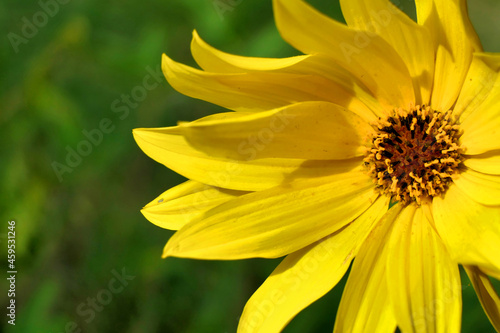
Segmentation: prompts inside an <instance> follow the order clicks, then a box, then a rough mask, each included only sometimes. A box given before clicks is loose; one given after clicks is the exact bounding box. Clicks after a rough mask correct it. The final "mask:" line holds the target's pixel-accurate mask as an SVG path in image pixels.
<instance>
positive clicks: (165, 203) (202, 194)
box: [141, 180, 249, 230]
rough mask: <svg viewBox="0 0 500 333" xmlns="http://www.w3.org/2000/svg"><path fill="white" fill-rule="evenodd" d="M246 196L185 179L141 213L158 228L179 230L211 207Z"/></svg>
mask: <svg viewBox="0 0 500 333" xmlns="http://www.w3.org/2000/svg"><path fill="white" fill-rule="evenodd" d="M247 193H249V192H244V191H234V190H226V189H221V188H218V187H213V186H210V185H207V184H203V183H199V182H197V181H193V180H188V181H186V182H184V183H182V184H180V185H177V186H175V187H173V188H171V189H169V190H167V191H165V192H163V193H162V194H160V195H159V196H158V197H157V198H156V199H154V200H153V201H151V202H150V203H149V204H147V205H146V206H145V207H144V208H143V209H142V210H141V213H142V214H143V215H144V216H145V217H146V218H147V219H148V220H149V221H150V222H151V223H153V224H155V225H157V226H159V227H161V228H165V229H170V230H179V229H180V228H181V227H183V226H184V225H186V224H187V223H188V222H190V221H192V220H194V219H197V218H199V217H200V216H201V215H203V213H205V212H206V211H208V210H210V209H212V208H213V207H215V206H218V205H220V204H222V203H224V202H226V201H229V200H231V199H233V198H236V197H239V196H241V195H244V194H247Z"/></svg>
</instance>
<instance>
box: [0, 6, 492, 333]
mask: <svg viewBox="0 0 500 333" xmlns="http://www.w3.org/2000/svg"><path fill="white" fill-rule="evenodd" d="M60 1H61V2H66V3H65V4H59V2H55V1H54V0H42V1H41V2H38V1H16V0H4V1H2V2H1V3H0V25H1V26H2V28H3V29H2V31H4V32H7V33H15V34H17V35H19V36H22V31H23V29H26V27H25V25H26V23H25V22H26V20H27V21H30V22H33V20H34V19H37V20H38V21H37V22H39V23H40V24H39V25H40V27H36V26H34V30H35V32H34V35H33V36H32V37H30V38H26V39H25V40H24V41H23V42H22V43H20V44H19V45H17V46H16V47H14V46H13V45H12V44H11V43H10V42H9V39H8V38H5V39H4V44H3V47H2V49H1V53H0V66H1V81H0V88H1V89H0V91H1V92H0V105H1V111H0V126H1V130H0V136H1V141H0V151H1V154H2V155H1V156H2V163H0V182H1V187H2V190H1V196H2V200H1V201H0V215H1V220H2V221H5V222H6V221H7V220H9V219H14V220H15V221H16V222H17V225H16V235H17V243H16V250H17V262H16V264H17V269H18V272H19V274H18V276H17V286H16V300H17V306H18V307H17V320H16V326H15V327H12V326H10V325H7V324H6V323H5V322H2V325H3V328H4V331H6V332H28V333H29V332H54V333H55V332H64V331H65V330H68V331H69V329H68V327H70V329H71V322H75V325H78V327H79V328H80V329H81V330H82V332H131V333H133V332H175V333H177V332H196V333H200V332H234V331H235V329H236V326H237V322H238V318H239V315H240V313H241V311H242V309H243V306H244V304H245V302H246V300H247V299H248V298H249V297H250V295H251V294H252V292H253V291H254V290H256V289H257V288H258V286H259V285H260V284H261V283H262V282H263V281H264V279H265V278H266V276H267V275H269V273H270V272H271V271H272V270H273V268H274V267H275V266H276V265H277V263H278V262H279V260H257V259H255V260H246V261H235V262H215V261H213V262H211V261H194V260H182V259H168V260H161V259H160V254H161V251H162V247H163V245H164V243H165V242H166V240H167V239H168V238H169V237H170V235H171V234H172V232H171V231H167V230H162V229H159V228H157V227H156V226H154V225H152V224H150V223H148V222H147V221H146V220H145V219H144V218H143V217H142V215H141V214H140V212H139V210H140V208H141V207H142V206H143V205H145V204H146V203H148V202H149V201H150V200H152V199H153V198H154V197H156V196H157V195H158V194H160V193H161V192H163V191H164V190H165V189H167V188H169V187H171V186H173V185H176V184H178V183H180V182H181V181H182V180H183V179H182V177H180V176H178V175H177V174H175V173H174V172H172V171H170V170H167V169H166V168H164V167H163V166H162V165H159V164H157V163H155V162H154V161H152V160H150V159H149V158H148V157H147V156H146V155H145V154H143V153H142V152H141V151H140V149H139V148H138V147H137V146H136V144H135V143H134V141H133V138H132V135H131V130H132V129H133V128H137V127H159V126H170V125H174V124H175V123H176V122H177V121H178V120H193V119H196V118H199V117H201V116H204V115H207V114H210V113H214V112H220V111H222V109H221V108H219V107H217V106H214V105H210V104H208V103H206V102H203V101H198V100H193V99H190V98H188V97H186V96H183V95H180V94H179V93H177V92H175V91H174V90H173V89H172V88H171V87H169V86H168V84H167V83H166V81H165V80H163V79H161V81H160V82H161V83H159V84H158V85H157V87H156V88H154V89H152V90H148V91H146V92H147V95H146V96H145V97H144V99H143V100H142V101H141V102H140V103H137V104H133V106H129V107H128V112H125V111H122V112H116V108H114V107H113V105H114V103H118V104H116V105H120V106H124V105H125V104H124V102H123V100H122V98H123V96H122V95H127V94H128V95H130V94H131V92H132V91H133V90H134V89H137V88H136V87H138V86H142V85H143V80H144V78H145V77H146V76H147V75H150V72H151V71H153V72H155V71H157V68H158V66H159V65H160V56H161V54H162V53H163V52H165V53H167V54H169V55H170V56H171V57H172V58H173V59H175V60H178V61H182V62H184V63H187V64H190V65H194V62H193V60H192V58H191V56H190V52H189V43H190V38H191V32H192V30H193V29H197V30H198V32H199V33H200V35H201V36H202V38H204V39H205V40H207V41H208V42H209V43H211V44H212V45H214V46H216V47H219V48H221V49H223V50H225V51H228V52H232V53H237V54H242V55H252V56H268V57H282V56H290V55H295V54H298V52H297V51H295V50H293V49H292V48H291V47H290V46H288V45H287V44H286V43H285V42H283V41H282V40H281V39H280V37H279V34H278V32H277V30H276V28H275V25H274V22H273V17H272V6H271V2H270V1H245V0H243V1H239V2H234V1H233V3H239V4H238V5H235V6H232V7H231V6H230V9H228V10H226V11H225V12H223V13H222V12H220V11H217V9H216V7H215V6H214V5H215V3H216V1H215V0H168V1H165V0H164V1H159V0H150V1H144V2H139V1H128V0H125V1H115V0H111V1H107V2H101V1H96V0H87V1H83V0H72V1H67V0H65V1H62V0H60ZM221 1H222V2H224V1H223V0H221ZM310 2H311V3H313V4H314V5H315V6H316V7H318V8H320V9H321V10H322V11H324V12H325V13H327V14H328V15H331V16H332V17H334V18H336V19H339V20H342V16H341V14H340V11H339V5H338V1H324V0H314V1H310ZM470 2H472V1H470ZM41 3H43V4H49V3H51V4H52V7H51V9H50V10H49V11H52V14H53V15H51V16H50V15H46V18H47V20H46V21H45V22H44V21H43V15H42V14H40V12H41V11H43V10H44V9H43V8H42V7H41ZM54 3H55V4H57V8H56V7H54V5H53V4H54ZM402 5H404V8H405V9H407V10H409V11H410V12H411V11H412V9H411V2H408V1H407V2H404V1H403V3H402ZM56 9H57V10H56ZM45 11H47V10H45ZM499 12H500V6H499V4H498V3H497V2H496V1H494V0H490V1H488V0H482V1H479V0H477V1H475V2H474V3H473V4H472V3H471V16H472V18H473V20H474V23H475V24H476V26H477V28H478V29H479V34H480V36H481V39H482V40H483V42H484V44H485V48H486V49H487V50H488V51H500V43H499V42H498V38H497V36H498V32H499V31H500V27H499V23H498V22H499V21H498V20H497V17H498V13H499ZM36 15H38V16H36ZM34 16H36V17H34ZM40 20H41V21H40ZM42 23H43V24H42ZM31 32H32V33H33V31H31ZM16 48H17V49H18V50H17V51H18V52H16ZM151 82H156V81H154V80H152V81H151ZM117 101H118V102H117ZM122 110H123V109H122ZM105 118H107V119H109V121H110V123H111V125H110V126H111V127H110V128H112V130H110V132H109V133H103V137H102V140H101V141H102V142H99V143H98V144H95V145H92V147H91V152H90V153H89V154H88V156H83V157H82V159H81V161H80V162H79V163H75V164H77V165H76V166H75V167H72V168H70V169H71V172H69V171H68V172H65V173H63V174H61V177H62V179H61V180H60V179H58V176H57V174H56V172H55V171H54V167H53V163H54V162H58V163H61V164H66V162H65V160H66V158H67V154H68V149H69V150H72V149H74V150H76V149H78V147H79V145H80V144H81V142H82V140H86V137H85V135H84V131H87V132H92V130H94V129H96V128H99V126H100V123H101V121H102V120H103V119H105ZM66 171H67V170H66ZM2 226H3V228H4V229H3V230H1V231H0V237H1V241H2V247H4V248H5V247H6V246H5V243H6V231H7V229H6V224H5V223H4V222H2ZM2 253H5V252H2ZM1 263H2V266H1V267H7V263H6V259H5V255H3V256H2V258H1ZM123 269H125V271H126V273H127V274H128V275H130V276H133V277H134V278H133V279H132V280H130V281H129V282H128V284H127V285H126V286H124V287H123V290H122V291H120V292H117V293H113V294H112V300H110V301H109V304H106V305H104V306H103V307H102V308H101V309H100V310H99V311H96V312H95V316H94V317H93V318H92V319H91V320H90V315H89V314H87V315H82V313H83V312H82V311H81V310H82V309H88V307H85V306H83V308H82V307H81V306H82V305H81V304H85V303H86V302H88V300H89V298H95V297H97V296H99V297H104V296H103V295H105V294H106V292H107V290H109V289H110V287H109V283H110V281H111V280H112V279H113V277H114V273H113V272H115V273H116V272H122V270H123ZM344 283H345V278H344V280H343V282H342V283H340V284H339V286H338V287H337V288H335V289H334V290H333V291H332V292H330V293H329V294H328V295H327V296H325V297H324V298H322V299H321V300H319V301H318V302H316V303H315V304H313V305H312V306H311V307H309V308H308V309H306V310H305V311H303V312H302V313H301V314H300V315H299V316H297V318H296V319H294V320H293V321H292V323H291V324H290V325H289V327H288V328H286V330H285V332H329V331H331V328H332V325H333V321H334V318H335V312H336V308H337V306H338V302H339V300H340V296H341V292H342V288H343V284H344ZM1 286H2V288H1V290H2V295H1V299H2V301H1V302H0V304H1V307H2V309H5V307H6V304H7V300H6V292H4V291H5V290H6V288H4V287H6V283H5V279H2V282H1ZM108 295H110V293H109V292H108ZM102 299H104V298H102ZM79 307H80V311H79V310H78V309H79ZM4 311H5V310H4ZM2 316H3V318H5V315H4V314H2ZM68 323H70V324H69V326H68ZM463 327H464V332H473V331H474V332H480V331H481V332H489V331H491V326H489V323H488V322H487V319H486V317H485V315H484V314H483V312H482V309H481V308H480V306H479V303H478V301H477V298H476V296H475V295H474V292H473V288H472V287H470V284H468V281H467V278H464V324H463Z"/></svg>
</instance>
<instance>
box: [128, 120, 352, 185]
mask: <svg viewBox="0 0 500 333" xmlns="http://www.w3.org/2000/svg"><path fill="white" fill-rule="evenodd" d="M234 115H239V114H238V113H234ZM133 134H134V139H135V141H136V142H137V144H138V145H139V147H140V148H141V149H142V151H144V153H146V154H147V155H148V156H149V157H151V158H152V159H154V160H155V161H157V162H159V163H161V164H164V165H165V166H166V167H168V168H170V169H172V170H173V171H175V172H177V173H179V174H181V175H182V176H184V177H186V178H189V179H192V180H196V181H198V182H201V183H204V184H208V185H211V186H215V187H222V188H227V189H232V190H241V191H260V190H264V189H268V188H271V187H274V186H277V185H280V184H286V183H288V182H291V181H293V180H296V179H303V178H304V179H308V178H317V177H324V176H328V175H332V174H336V173H339V172H346V171H349V170H351V169H352V168H354V167H356V166H359V165H361V163H362V161H361V160H360V159H353V160H346V161H328V160H318V161H312V160H304V159H288V158H267V159H258V160H252V161H236V160H230V159H224V158H218V157H214V156H210V155H208V154H206V153H203V152H201V151H199V150H196V149H194V148H193V147H192V146H191V145H190V144H188V143H187V141H186V139H185V138H184V136H182V135H181V133H180V130H179V127H178V126H175V127H165V128H141V129H135V130H134V131H133Z"/></svg>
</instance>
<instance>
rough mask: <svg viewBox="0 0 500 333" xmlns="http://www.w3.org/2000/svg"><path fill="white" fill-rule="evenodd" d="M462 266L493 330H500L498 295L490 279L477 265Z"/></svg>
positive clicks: (499, 299)
mask: <svg viewBox="0 0 500 333" xmlns="http://www.w3.org/2000/svg"><path fill="white" fill-rule="evenodd" d="M464 268H465V271H466V272H467V275H468V276H469V279H470V281H471V282H472V285H473V286H474V290H475V291H476V294H477V297H478V298H479V301H480V302H481V305H482V306H483V309H484V312H486V314H487V315H488V318H489V319H490V322H491V324H492V325H493V327H494V328H495V330H496V331H497V332H500V297H499V296H498V294H497V292H496V291H495V289H494V288H493V285H492V284H491V281H490V279H488V276H487V275H486V274H484V273H483V272H481V271H480V270H479V269H478V268H477V267H474V266H464Z"/></svg>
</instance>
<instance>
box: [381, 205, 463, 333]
mask: <svg viewBox="0 0 500 333" xmlns="http://www.w3.org/2000/svg"><path fill="white" fill-rule="evenodd" d="M387 281H388V283H389V285H390V287H389V295H390V297H391V300H392V306H393V310H394V313H395V316H396V318H397V321H398V325H399V327H400V328H401V330H402V331H403V332H422V333H424V332H425V333H433V332H460V323H461V314H462V289H461V284H460V273H459V271H458V265H457V264H456V263H454V262H453V261H452V260H451V257H450V255H449V254H448V252H447V251H446V249H445V246H444V244H443V243H442V241H441V239H440V238H439V236H438V235H437V233H436V231H435V230H434V228H433V227H432V224H431V221H430V220H428V218H427V216H426V214H425V213H424V211H423V209H422V208H421V207H416V206H415V205H410V206H408V207H407V208H405V209H404V210H403V212H402V213H401V214H400V216H399V217H398V219H397V220H396V222H395V223H394V229H393V231H392V234H391V236H390V240H389V245H388V254H387Z"/></svg>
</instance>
